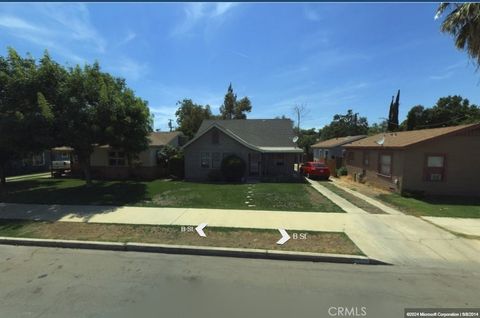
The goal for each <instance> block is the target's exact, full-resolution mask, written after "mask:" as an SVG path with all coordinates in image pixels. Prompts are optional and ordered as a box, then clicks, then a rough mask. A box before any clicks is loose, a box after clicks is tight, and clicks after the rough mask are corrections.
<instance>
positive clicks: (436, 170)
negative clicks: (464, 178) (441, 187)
mask: <svg viewBox="0 0 480 318" xmlns="http://www.w3.org/2000/svg"><path fill="white" fill-rule="evenodd" d="M425 163H426V167H425V179H426V181H443V180H444V179H445V156H443V155H427V159H426V160H425Z"/></svg>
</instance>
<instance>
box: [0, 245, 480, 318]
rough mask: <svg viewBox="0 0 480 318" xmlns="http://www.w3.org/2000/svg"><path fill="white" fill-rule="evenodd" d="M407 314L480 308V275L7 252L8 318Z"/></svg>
mask: <svg viewBox="0 0 480 318" xmlns="http://www.w3.org/2000/svg"><path fill="white" fill-rule="evenodd" d="M405 307H443V308H445V307H480V269H479V270H478V271H475V270H474V271H472V268H469V270H467V269H461V268H456V269H428V268H424V267H422V268H417V267H407V266H378V265H347V264H326V263H311V262H288V261H271V260H256V259H238V258H221V257H206V256H186V255H165V254H150V253H134V252H108V251H94V250H72V249H56V248H38V247H16V246H1V245H0V317H9V318H15V317H135V318H139V317H167V318H170V317H189V316H192V317H292V318H297V317H320V318H323V317H345V316H346V315H345V314H344V315H343V316H342V315H340V314H339V308H348V310H349V311H348V313H349V314H351V313H354V314H355V315H353V316H352V315H349V317H382V318H383V317H388V318H395V317H403V311H404V308H405ZM332 308H333V309H332ZM352 308H353V310H354V311H352ZM329 312H330V313H329ZM343 313H345V311H343Z"/></svg>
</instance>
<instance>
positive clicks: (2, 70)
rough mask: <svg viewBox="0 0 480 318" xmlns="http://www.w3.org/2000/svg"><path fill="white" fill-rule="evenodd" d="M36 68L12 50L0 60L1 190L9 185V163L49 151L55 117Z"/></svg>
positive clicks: (30, 60) (28, 60)
mask: <svg viewBox="0 0 480 318" xmlns="http://www.w3.org/2000/svg"><path fill="white" fill-rule="evenodd" d="M37 68H38V67H37V65H36V63H35V60H34V59H33V58H32V57H30V56H27V57H25V58H23V57H21V56H20V55H19V54H18V53H17V52H16V51H15V50H14V49H12V48H9V50H8V56H7V57H0V188H2V191H3V190H4V187H5V184H6V173H5V167H6V165H7V163H8V162H10V161H11V160H14V159H16V158H20V157H22V156H24V155H26V154H29V153H34V152H38V151H41V150H43V149H44V148H45V147H48V145H49V143H50V142H51V138H50V136H51V129H52V125H53V120H54V117H53V113H52V109H51V105H50V104H49V103H48V101H47V100H46V98H45V96H44V95H43V94H42V93H41V92H39V91H38V82H37Z"/></svg>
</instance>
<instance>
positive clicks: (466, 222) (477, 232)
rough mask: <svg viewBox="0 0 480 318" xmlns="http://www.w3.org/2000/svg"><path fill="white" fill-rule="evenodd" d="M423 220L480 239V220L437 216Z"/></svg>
mask: <svg viewBox="0 0 480 318" xmlns="http://www.w3.org/2000/svg"><path fill="white" fill-rule="evenodd" d="M422 219H425V220H427V221H430V222H432V223H433V224H436V225H438V226H441V227H443V228H446V229H447V230H450V231H453V232H456V233H460V234H465V235H473V236H478V237H480V219H473V218H447V217H437V216H422Z"/></svg>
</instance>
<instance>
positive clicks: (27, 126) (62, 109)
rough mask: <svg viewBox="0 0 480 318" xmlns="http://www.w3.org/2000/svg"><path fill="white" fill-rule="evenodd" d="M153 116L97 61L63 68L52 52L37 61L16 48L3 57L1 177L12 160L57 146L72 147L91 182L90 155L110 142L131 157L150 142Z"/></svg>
mask: <svg viewBox="0 0 480 318" xmlns="http://www.w3.org/2000/svg"><path fill="white" fill-rule="evenodd" d="M151 131H152V116H151V114H150V112H149V108H148V106H147V102H146V101H144V100H143V99H141V98H139V97H137V96H136V95H135V93H134V92H133V90H132V89H130V88H129V87H128V86H127V85H126V82H125V80H124V79H121V78H116V77H114V76H112V75H110V74H108V73H106V72H103V71H101V69H100V65H99V64H98V63H97V62H95V63H93V64H91V65H89V64H86V65H84V66H83V67H81V66H79V65H77V66H75V67H64V66H62V65H60V64H59V63H57V62H55V61H54V60H53V59H52V58H51V56H50V55H49V54H48V52H45V54H44V55H43V56H42V58H41V59H39V60H38V61H37V60H36V59H34V58H33V57H32V56H30V55H29V54H27V55H26V56H25V57H22V56H20V55H19V54H18V53H17V52H16V51H15V50H14V49H12V48H10V49H9V50H8V54H7V56H0V180H1V185H2V188H4V186H5V183H6V178H5V167H6V165H7V163H9V162H10V161H12V160H16V159H19V158H22V157H23V156H25V155H27V154H32V153H35V152H40V151H43V150H45V149H49V148H52V147H55V146H68V147H72V148H73V149H74V151H75V154H76V157H77V158H78V162H79V164H80V165H81V167H82V169H83V172H84V176H85V179H86V182H87V184H89V183H91V174H90V155H91V154H92V152H93V150H94V147H95V146H96V145H105V144H109V145H111V146H112V147H115V148H118V149H121V150H122V151H124V152H125V154H126V157H127V161H128V163H129V165H131V163H132V158H133V157H134V156H135V155H136V154H138V153H139V152H140V151H142V150H144V149H146V148H147V147H148V135H149V133H150V132H151Z"/></svg>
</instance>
